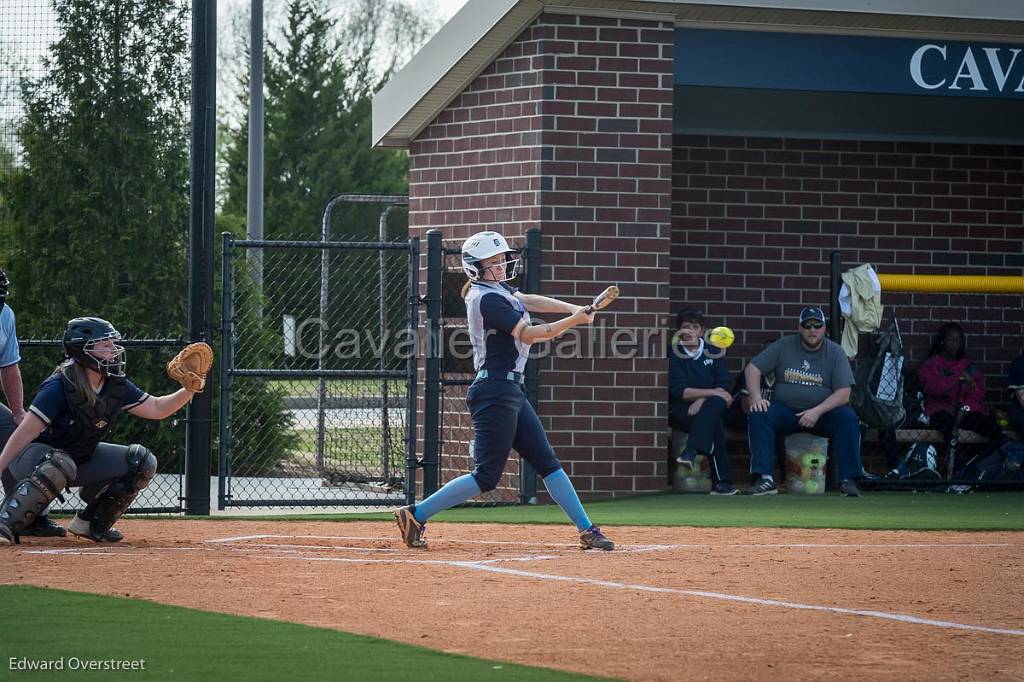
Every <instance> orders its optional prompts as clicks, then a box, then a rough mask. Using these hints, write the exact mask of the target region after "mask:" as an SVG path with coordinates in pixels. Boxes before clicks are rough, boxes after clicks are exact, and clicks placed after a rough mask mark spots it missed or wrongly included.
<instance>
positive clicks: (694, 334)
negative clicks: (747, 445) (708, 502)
mask: <svg viewBox="0 0 1024 682" xmlns="http://www.w3.org/2000/svg"><path fill="white" fill-rule="evenodd" d="M676 327H677V329H678V331H677V332H676V335H675V336H674V337H673V338H672V342H671V344H669V353H668V399H669V424H671V425H672V428H673V429H678V430H680V431H686V432H687V433H688V434H689V437H688V438H687V441H686V448H685V449H684V450H683V452H682V453H681V454H680V455H679V457H677V458H676V463H677V464H678V465H679V466H680V467H685V468H693V460H694V458H695V457H696V456H697V455H704V456H706V457H707V458H708V460H709V461H710V462H711V475H712V478H713V479H714V486H713V487H712V488H711V494H712V495H736V494H737V493H738V491H737V490H736V488H734V487H733V485H732V472H731V471H730V469H729V456H728V453H727V452H726V450H725V424H724V421H723V418H724V416H725V411H726V409H728V407H729V405H731V404H732V400H733V396H732V394H731V393H730V392H729V387H730V386H731V385H732V378H731V377H730V376H729V369H728V368H727V367H726V366H725V355H724V353H723V352H722V351H720V350H718V349H717V348H712V347H709V346H708V345H707V344H706V343H705V341H704V315H703V314H702V313H701V312H700V311H699V310H680V311H679V314H678V315H676Z"/></svg>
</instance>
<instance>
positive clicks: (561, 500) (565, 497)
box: [544, 469, 591, 533]
mask: <svg viewBox="0 0 1024 682" xmlns="http://www.w3.org/2000/svg"><path fill="white" fill-rule="evenodd" d="M544 487H545V488H547V489H548V492H549V493H551V499H553V500H554V501H555V502H557V503H558V506H559V507H561V508H562V511H564V512H565V513H566V515H567V516H568V517H569V518H570V519H572V522H573V523H575V524H576V528H577V529H578V530H579V531H580V532H581V533H582V532H583V531H585V530H586V529H588V528H590V525H591V524H590V517H588V516H587V512H585V511H583V503H582V502H580V496H579V495H577V494H576V488H573V487H572V481H570V480H569V476H568V474H566V473H565V469H559V470H558V471H556V472H555V473H553V474H548V475H547V476H545V477H544Z"/></svg>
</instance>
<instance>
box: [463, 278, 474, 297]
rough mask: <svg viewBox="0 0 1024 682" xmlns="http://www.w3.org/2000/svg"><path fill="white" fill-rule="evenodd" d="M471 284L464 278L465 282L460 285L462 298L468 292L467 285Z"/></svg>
mask: <svg viewBox="0 0 1024 682" xmlns="http://www.w3.org/2000/svg"><path fill="white" fill-rule="evenodd" d="M472 285H473V283H472V282H470V281H469V280H466V283H465V284H463V285H462V298H466V294H468V293H469V287H471V286H472Z"/></svg>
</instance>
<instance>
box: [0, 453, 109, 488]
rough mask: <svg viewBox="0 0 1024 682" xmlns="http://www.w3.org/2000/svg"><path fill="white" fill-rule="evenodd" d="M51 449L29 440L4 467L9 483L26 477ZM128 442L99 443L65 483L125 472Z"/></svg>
mask: <svg viewBox="0 0 1024 682" xmlns="http://www.w3.org/2000/svg"><path fill="white" fill-rule="evenodd" d="M50 450H53V447H52V446H50V445H45V444H43V443H29V444H28V445H26V446H25V449H24V450H22V451H21V454H20V455H18V456H17V457H15V458H14V461H13V462H11V465H10V466H9V467H8V468H7V471H8V472H10V478H11V479H13V480H12V485H13V483H15V482H17V481H20V480H22V479H23V478H25V477H27V476H28V475H29V474H30V473H32V470H33V469H35V468H36V466H37V465H38V464H39V462H40V461H41V460H42V458H43V455H45V454H46V453H48V452H50ZM127 455H128V446H127V445H117V444H115V443H100V444H99V445H97V446H96V449H95V450H94V451H93V453H92V457H90V458H89V459H88V460H86V461H84V462H75V464H77V465H78V474H77V475H76V476H75V480H74V481H68V485H69V486H76V487H79V486H87V485H93V484H94V483H113V482H114V481H116V480H117V479H119V478H122V477H123V476H125V475H126V474H127V473H128V457H127ZM7 481H8V476H7V472H5V474H4V490H5V492H6V491H7Z"/></svg>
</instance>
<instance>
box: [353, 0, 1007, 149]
mask: <svg viewBox="0 0 1024 682" xmlns="http://www.w3.org/2000/svg"><path fill="white" fill-rule="evenodd" d="M542 12H552V13H560V14H566V13H568V14H580V15H590V16H616V17H633V18H650V19H658V20H661V21H671V22H673V23H675V25H677V26H696V27H705V28H729V29H748V30H759V31H789V32H807V33H838V34H847V35H875V36H920V37H936V38H945V39H947V40H989V41H993V42H1004V43H1006V42H1009V43H1022V42H1024V0H845V1H841V0H833V1H831V2H830V1H829V0H789V1H788V2H784V3H783V2H778V1H775V2H770V1H768V0H733V1H732V2H729V3H723V2H721V1H720V0H719V1H718V2H713V1H710V0H661V1H660V2H656V1H648V0H469V2H467V3H466V5H465V6H464V7H463V8H462V9H461V10H459V12H458V13H457V14H456V15H455V16H454V17H452V19H451V20H450V21H449V22H448V23H447V24H445V25H444V26H443V27H442V28H441V30H440V31H438V33H437V34H436V35H435V36H434V37H433V38H431V40H430V41H429V42H428V43H427V44H426V45H424V46H423V48H422V49H421V50H420V51H419V52H418V53H417V54H416V56H415V57H413V58H412V60H411V61H410V62H409V63H408V64H406V65H405V67H404V68H403V69H402V70H401V71H399V72H398V73H396V74H395V75H394V76H393V77H392V78H391V80H390V81H388V83H387V84H386V85H385V86H384V87H383V88H382V89H381V90H380V92H378V93H377V94H376V96H374V98H373V144H374V146H377V147H408V146H409V143H410V142H411V141H412V140H413V139H415V138H416V136H417V135H418V134H419V133H420V132H421V131H422V130H423V129H424V128H426V127H427V126H428V125H429V124H430V122H431V121H433V120H434V118H436V117H437V115H438V114H439V113H441V111H443V110H444V108H445V107H447V106H448V105H449V104H450V103H451V101H452V100H453V99H455V98H456V97H457V96H458V95H459V93H461V92H462V91H463V89H465V88H466V86H468V85H469V84H470V83H471V82H472V81H473V79H474V78H476V77H477V76H478V75H479V74H480V72H481V71H483V70H484V69H485V68H486V67H487V65H488V64H490V63H491V62H492V61H493V60H494V59H495V57H497V56H498V55H499V54H501V52H502V51H503V50H504V49H505V48H506V47H507V46H508V45H509V44H510V43H511V42H512V41H513V40H515V39H516V38H517V37H518V36H519V34H520V33H522V31H523V30H524V29H525V28H526V27H527V26H529V25H530V24H531V23H532V22H533V20H534V19H536V18H537V16H539V15H540V14H541V13H542Z"/></svg>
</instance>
